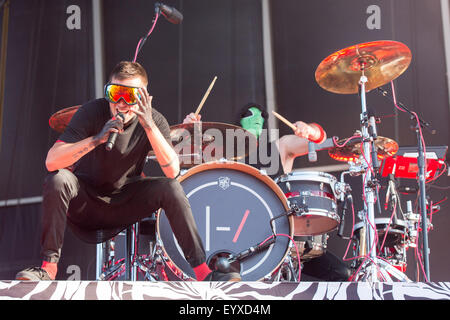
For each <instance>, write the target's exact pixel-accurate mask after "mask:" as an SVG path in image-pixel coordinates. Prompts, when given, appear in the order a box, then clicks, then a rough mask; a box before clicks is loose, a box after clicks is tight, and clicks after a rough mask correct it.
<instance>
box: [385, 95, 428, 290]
mask: <svg viewBox="0 0 450 320" xmlns="http://www.w3.org/2000/svg"><path fill="white" fill-rule="evenodd" d="M378 91H380V92H381V94H382V95H383V96H385V97H388V95H387V92H386V91H385V90H383V89H381V88H378ZM388 98H390V97H388ZM391 100H393V99H391ZM394 102H395V101H394ZM397 105H398V106H400V107H401V108H402V109H403V110H404V111H405V112H407V113H409V114H410V115H411V120H415V122H416V124H415V128H414V130H415V132H416V138H417V152H418V157H417V166H418V167H419V172H418V180H419V182H418V184H419V193H420V198H419V208H420V213H421V218H422V233H423V235H422V244H423V262H424V269H425V276H426V278H427V279H426V280H427V281H430V262H429V256H430V249H429V247H428V217H427V204H426V199H427V198H426V188H425V150H424V146H423V144H422V138H421V133H420V128H426V129H427V130H429V131H430V132H431V134H435V133H436V130H434V129H431V128H430V124H429V123H428V122H426V121H424V120H423V119H421V118H419V116H417V118H416V114H415V113H414V112H412V111H411V110H409V109H408V108H407V107H405V106H404V105H403V104H402V103H400V102H397Z"/></svg>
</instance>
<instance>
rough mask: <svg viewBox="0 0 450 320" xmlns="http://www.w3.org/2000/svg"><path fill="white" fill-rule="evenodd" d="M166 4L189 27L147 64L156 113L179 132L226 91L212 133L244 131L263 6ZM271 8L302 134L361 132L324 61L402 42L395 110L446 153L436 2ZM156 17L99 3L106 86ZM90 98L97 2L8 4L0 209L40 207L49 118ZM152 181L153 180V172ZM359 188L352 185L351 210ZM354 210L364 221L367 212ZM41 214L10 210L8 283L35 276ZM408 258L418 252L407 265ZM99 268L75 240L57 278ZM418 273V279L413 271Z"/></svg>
mask: <svg viewBox="0 0 450 320" xmlns="http://www.w3.org/2000/svg"><path fill="white" fill-rule="evenodd" d="M165 3H166V4H168V5H173V6H175V7H176V8H178V9H179V10H180V11H181V12H182V13H183V15H184V21H183V23H182V24H181V25H173V24H170V23H168V22H167V21H166V20H164V19H163V18H161V19H160V20H159V21H158V23H157V24H156V27H155V30H154V31H153V33H152V35H151V36H150V38H149V39H148V40H147V42H146V44H145V46H144V47H143V49H142V51H141V53H140V55H139V57H138V59H137V60H138V61H139V62H140V63H142V64H143V65H144V67H145V68H146V69H147V70H148V72H149V78H150V84H149V90H150V92H151V94H152V95H153V96H154V105H155V107H156V108H157V109H159V110H160V111H162V112H163V113H164V114H165V115H166V116H167V118H168V121H169V123H170V124H177V123H180V122H181V121H182V119H183V118H184V116H185V115H186V114H187V113H189V112H193V111H195V109H196V108H197V106H198V104H199V103H200V101H201V99H202V97H203V94H204V93H205V91H206V89H207V88H208V86H209V84H210V83H211V81H212V79H213V78H214V76H217V77H218V79H217V81H216V84H215V86H214V88H213V90H212V91H211V93H210V95H209V97H208V99H207V101H206V103H205V105H204V107H203V110H202V118H203V120H205V121H220V122H227V123H234V120H235V114H236V111H237V110H238V109H239V108H240V107H241V106H242V105H243V104H245V103H247V102H249V101H256V102H259V103H262V104H264V103H265V99H266V92H265V87H264V77H265V72H264V64H263V35H262V31H261V30H262V18H261V10H262V2H261V1H259V0H225V1H224V0H172V1H166V2H165ZM269 4H270V9H271V19H272V39H273V50H274V51H273V53H274V70H275V79H274V84H275V89H276V98H277V99H276V106H277V110H278V112H279V113H281V114H282V115H284V116H285V117H287V118H288V119H291V120H293V121H294V120H302V121H305V122H312V121H314V122H319V123H321V124H322V125H323V126H324V128H325V129H326V130H327V132H328V134H329V135H336V136H339V137H348V136H350V135H351V134H352V133H353V131H354V130H357V129H358V128H359V127H358V126H359V113H360V105H359V99H358V97H357V96H356V95H337V94H332V93H330V92H326V91H324V90H323V89H321V88H320V87H319V86H318V85H317V83H315V80H314V71H315V68H316V67H317V66H318V64H319V63H320V62H321V61H322V60H323V59H324V58H325V57H326V56H328V55H329V54H331V53H333V52H335V51H337V50H339V49H342V48H345V47H347V46H350V45H353V44H356V43H362V42H368V41H374V40H383V39H386V40H397V41H401V42H403V43H405V44H406V45H407V46H408V47H409V48H410V49H411V51H412V55H413V60H412V63H411V65H410V67H409V68H408V70H407V71H406V72H405V73H404V74H403V75H401V76H400V77H399V78H398V79H397V80H396V81H395V84H396V87H397V97H398V99H399V101H401V102H402V103H404V104H405V105H407V106H409V107H410V108H411V109H413V110H415V111H417V112H418V113H419V115H422V116H423V117H424V118H425V119H426V120H427V121H428V122H430V123H431V124H432V126H433V128H434V129H436V130H437V134H436V135H430V134H429V133H428V132H427V131H425V132H424V136H425V141H426V143H427V145H448V143H449V131H448V124H449V104H448V101H449V100H448V90H447V83H446V77H445V58H444V46H443V34H442V22H441V13H440V2H439V1H438V0H433V1H420V0H412V1H409V0H400V1H399V0H395V1H394V0H378V1H365V0H364V1H361V0H346V1H332V0H320V1H298V0H283V1H274V0H273V1H269ZM70 5H77V6H78V7H79V8H80V13H81V27H80V29H74V30H70V29H68V28H67V26H66V21H67V19H68V18H69V17H70V13H67V12H66V10H67V8H68V7H69V6H70ZM370 5H377V6H378V7H379V8H380V17H381V25H380V29H368V27H367V25H366V22H367V19H368V18H369V17H370V15H371V14H370V13H367V12H366V10H367V8H368V7H369V6H370ZM153 6H154V1H148V0H132V1H126V2H125V1H119V0H104V1H103V9H102V12H103V17H104V25H103V29H104V32H103V36H104V53H105V54H104V61H105V62H104V64H105V65H104V67H105V75H104V76H105V77H107V76H108V73H109V70H111V68H112V67H113V66H114V65H115V64H116V63H117V62H118V61H120V60H131V59H132V58H133V56H134V52H135V48H136V45H137V43H138V41H139V38H140V37H141V36H144V35H145V34H146V33H147V32H148V30H149V29H150V26H151V20H152V18H153V12H154V10H153ZM385 87H387V86H385ZM93 98H95V88H94V58H93V36H92V3H91V1H82V0H76V1H56V0H41V1H39V0H33V1H25V0H11V13H10V24H9V41H8V58H7V70H6V92H5V109H4V119H3V126H2V141H1V142H2V144H1V154H0V179H1V183H0V200H5V199H16V198H27V197H35V196H40V194H41V184H42V181H43V179H44V177H45V174H46V171H45V166H44V160H45V156H46V153H47V150H48V149H49V147H50V146H51V145H52V144H53V143H54V141H55V140H56V138H57V136H58V135H57V134H56V133H55V132H54V131H52V130H51V129H50V128H49V126H48V119H49V117H50V116H51V115H52V114H53V113H54V112H56V111H57V110H60V109H62V108H65V107H69V106H73V105H78V104H81V103H83V102H84V101H87V100H89V99H93ZM367 99H368V104H369V105H370V106H372V107H374V108H375V109H376V111H377V114H378V116H380V117H381V118H382V122H381V123H380V125H379V134H380V135H382V136H386V137H390V138H393V139H395V140H396V141H397V142H398V143H399V144H400V145H402V146H403V145H413V144H415V142H416V141H415V135H414V133H413V132H412V131H410V129H409V127H410V120H409V117H408V116H407V115H405V114H398V113H397V112H395V110H394V107H393V105H392V103H390V102H389V100H387V99H386V98H384V97H381V96H380V95H379V94H378V93H377V92H370V93H369V94H368V97H367ZM392 115H394V116H392ZM279 126H280V130H281V133H288V132H289V130H288V128H287V127H286V126H284V125H283V124H279ZM318 156H319V161H318V162H317V163H315V164H312V163H309V162H308V161H307V159H298V160H296V162H295V168H303V167H311V166H313V165H314V166H315V165H328V164H337V162H335V161H334V160H331V159H330V158H329V157H328V156H327V154H326V153H324V152H319V155H318ZM146 171H147V173H150V174H151V173H153V166H151V165H150V166H149V167H148V168H146ZM335 174H336V175H337V174H339V173H335ZM359 180H360V179H356V178H354V179H352V184H353V185H352V187H353V190H354V197H355V199H356V198H357V197H358V191H359V190H360V181H359ZM404 183H411V181H405V182H404ZM436 185H438V186H448V177H446V176H445V175H444V176H443V177H441V178H440V179H439V181H438V182H437V183H436ZM428 191H429V195H430V196H431V198H432V200H433V201H439V200H441V199H442V198H444V197H445V196H448V191H445V190H441V189H437V188H435V187H430V188H429V190H428ZM359 197H360V196H359ZM355 207H356V209H357V210H359V209H361V203H358V202H357V203H356V205H355ZM448 209H449V204H448V201H447V202H443V203H442V209H441V211H440V212H439V213H438V214H436V216H435V217H434V218H433V225H434V229H433V230H432V231H431V233H430V247H431V256H430V257H431V261H430V265H431V279H432V280H433V281H448V280H449V279H448V278H449V275H448V270H449V267H450V258H449V257H448V255H446V254H445V253H446V245H445V244H446V242H447V241H448V235H447V232H446V229H447V226H448V225H449V224H450V218H449V217H448V216H447V211H448ZM40 214H41V213H40V204H39V203H37V204H29V205H20V206H8V207H2V208H0V231H1V232H0V252H2V255H0V278H3V279H12V277H13V276H14V274H15V272H17V271H18V270H20V269H21V268H23V267H26V266H29V265H30V264H36V263H39V261H40V259H39V219H40ZM383 214H387V213H383ZM347 229H348V228H347ZM347 231H348V230H347ZM328 246H329V248H330V250H332V251H333V252H335V253H337V254H338V255H341V256H342V254H343V252H344V250H345V246H346V242H345V241H344V240H342V239H340V238H338V237H336V235H335V234H334V233H333V234H330V239H329V242H328ZM411 256H413V253H412V252H410V253H409V256H408V258H410V257H411ZM94 262H95V246H92V245H87V244H84V243H82V242H81V241H79V240H78V239H76V238H75V237H73V236H72V234H71V233H70V231H68V232H67V235H66V243H65V248H64V249H63V258H62V261H61V266H60V270H62V271H61V272H60V274H59V275H58V277H59V278H60V279H66V278H68V277H69V276H70V272H68V271H67V270H69V269H68V268H69V266H71V265H78V266H79V267H80V269H81V277H82V279H93V278H94V275H95V273H94V268H93V265H94ZM408 272H409V274H408V275H409V276H410V277H412V278H414V273H415V267H414V264H413V263H412V265H411V267H409V269H408Z"/></svg>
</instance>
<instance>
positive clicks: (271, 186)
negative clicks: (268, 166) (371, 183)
mask: <svg viewBox="0 0 450 320" xmlns="http://www.w3.org/2000/svg"><path fill="white" fill-rule="evenodd" d="M179 181H180V183H181V185H182V186H183V189H184V191H185V193H186V196H187V198H188V199H189V203H190V205H191V208H192V213H193V216H194V219H195V222H196V224H197V228H198V231H199V234H200V237H201V239H202V241H203V244H204V247H205V252H206V258H207V263H208V265H209V266H210V268H212V269H214V267H215V262H216V261H217V259H218V258H221V257H225V258H228V257H229V256H230V255H233V256H236V255H238V254H239V253H243V252H244V251H246V250H248V249H249V248H251V247H254V246H255V245H257V244H259V243H261V242H263V241H264V240H266V239H268V238H269V237H270V236H272V235H273V233H275V234H277V235H278V236H277V237H276V238H275V242H274V243H273V244H271V245H270V246H269V247H268V248H267V249H265V250H263V251H261V252H259V253H256V254H254V255H250V256H248V257H246V258H244V259H242V260H240V261H236V262H235V263H233V264H232V265H231V270H233V271H238V272H240V274H241V278H242V280H243V281H257V280H262V279H265V278H266V277H270V275H271V274H272V273H273V272H274V270H276V269H277V268H278V267H279V266H280V265H281V263H282V262H283V261H284V259H285V258H286V256H287V254H288V253H289V251H290V240H289V237H287V236H290V237H292V234H293V228H292V225H293V224H292V218H288V216H287V215H282V214H284V213H286V212H288V211H289V206H288V201H287V199H286V197H285V195H284V193H283V191H282V190H281V189H280V188H279V187H278V185H277V184H276V183H275V182H273V181H272V179H270V177H268V176H267V175H264V174H262V173H261V172H260V171H258V170H257V169H255V168H253V167H251V166H249V165H246V164H242V163H237V162H229V161H225V162H224V161H219V162H210V163H205V164H201V165H198V166H196V167H193V168H191V169H189V170H188V171H187V172H186V173H185V174H183V175H182V176H181V177H180V178H179ZM280 215H281V216H280ZM279 216H280V217H279ZM276 217H277V218H276ZM273 218H276V219H274V220H271V219H273ZM271 221H272V223H271ZM271 224H272V226H273V232H272V227H271ZM156 227H157V237H158V238H159V240H160V241H161V242H162V248H163V251H164V256H165V260H166V266H167V267H169V269H170V270H171V271H172V273H173V275H175V277H176V278H175V279H170V280H194V279H195V273H194V271H193V270H192V268H191V266H190V265H189V264H188V262H187V261H186V260H185V259H184V255H183V253H182V251H181V249H180V247H179V245H178V243H177V240H176V239H175V236H174V234H173V232H172V229H171V228H170V225H169V221H168V219H167V216H166V215H165V213H164V211H163V210H160V212H159V213H158V216H157V222H156ZM281 235H283V236H281Z"/></svg>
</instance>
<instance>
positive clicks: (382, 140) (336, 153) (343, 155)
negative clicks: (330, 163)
mask: <svg viewBox="0 0 450 320" xmlns="http://www.w3.org/2000/svg"><path fill="white" fill-rule="evenodd" d="M347 140H348V141H347ZM361 140H362V139H361V137H355V138H352V139H350V140H349V139H342V140H340V141H338V142H337V144H339V145H343V144H344V143H345V142H347V143H345V145H344V146H343V147H334V148H331V149H329V150H328V154H329V155H330V157H331V158H333V159H335V160H338V161H344V162H348V161H353V162H354V161H356V160H358V159H359V158H360V156H361V155H362V152H361ZM375 147H376V149H377V157H378V159H380V160H381V159H385V158H388V157H391V156H393V155H395V154H396V153H397V151H398V143H397V142H395V141H394V140H392V139H390V138H386V137H380V136H378V137H377V138H376V139H375ZM367 161H370V159H367Z"/></svg>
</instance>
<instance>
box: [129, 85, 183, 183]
mask: <svg viewBox="0 0 450 320" xmlns="http://www.w3.org/2000/svg"><path fill="white" fill-rule="evenodd" d="M139 90H140V91H139V93H140V96H141V97H142V98H141V99H139V97H137V98H138V106H139V110H135V111H134V112H135V113H136V114H137V116H138V118H139V123H140V124H141V125H142V127H143V128H144V130H145V133H146V134H147V138H148V140H149V141H150V144H151V146H152V148H153V151H154V152H155V156H156V160H157V161H158V163H159V165H160V167H161V169H162V171H163V172H164V174H165V175H166V176H167V177H169V178H175V177H176V176H178V174H179V172H180V161H179V159H178V155H177V153H176V152H175V150H174V149H173V147H172V146H171V145H170V144H169V143H168V142H167V140H166V139H165V138H164V136H163V134H162V133H161V131H160V130H159V128H158V127H157V126H156V124H155V122H154V121H153V117H152V99H153V97H152V96H150V95H149V94H148V92H147V91H144V90H142V89H139Z"/></svg>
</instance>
